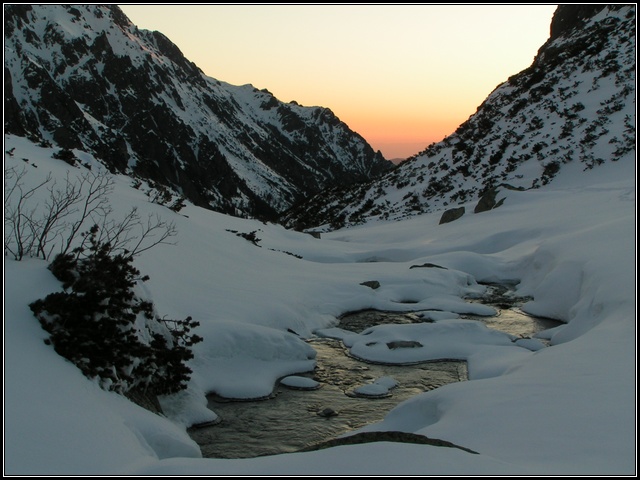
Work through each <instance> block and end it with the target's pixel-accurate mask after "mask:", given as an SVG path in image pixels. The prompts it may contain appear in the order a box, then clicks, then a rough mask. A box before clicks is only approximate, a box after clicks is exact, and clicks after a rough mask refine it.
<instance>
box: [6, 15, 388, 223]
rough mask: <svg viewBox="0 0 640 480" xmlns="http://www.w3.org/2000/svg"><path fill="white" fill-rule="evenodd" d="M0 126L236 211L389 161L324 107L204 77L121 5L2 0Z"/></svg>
mask: <svg viewBox="0 0 640 480" xmlns="http://www.w3.org/2000/svg"><path fill="white" fill-rule="evenodd" d="M4 13H5V132H6V133H12V134H16V135H19V136H26V137H28V138H30V139H32V141H34V142H37V143H41V144H44V145H51V146H57V147H59V148H61V149H64V150H74V149H75V150H79V151H87V152H89V153H91V154H93V155H95V156H96V157H97V158H100V159H101V160H102V161H103V162H104V163H105V164H106V165H107V166H108V167H109V168H110V169H111V170H112V171H113V172H119V173H126V174H129V175H132V176H134V177H139V178H140V179H142V180H146V181H149V182H150V183H151V184H152V185H155V184H158V185H160V186H162V187H163V188H169V189H170V190H171V191H172V192H174V194H175V195H182V196H183V197H185V198H187V199H189V200H191V201H192V202H193V203H195V204H196V205H199V206H204V207H206V208H211V209H213V210H216V211H220V212H222V213H227V214H231V215H236V216H256V217H264V218H273V217H275V216H276V215H277V214H278V213H279V212H282V211H283V210H285V209H286V208H288V207H290V206H291V205H292V204H293V203H296V202H298V201H299V200H301V199H302V198H303V197H305V196H307V195H309V194H312V193H315V192H318V191H320V190H321V189H323V188H325V187H327V186H329V185H332V184H348V183H352V182H357V181H361V180H366V179H369V178H372V177H373V176H375V175H377V174H379V173H381V172H383V171H385V170H386V169H388V168H391V167H392V164H391V163H390V162H388V161H387V160H385V159H384V157H383V156H382V154H381V153H380V152H374V151H373V149H372V148H371V146H370V145H369V144H368V143H367V142H366V141H365V140H364V139H363V138H362V137H361V136H360V135H359V134H357V133H356V132H353V131H352V130H351V129H349V127H348V126H347V125H346V124H345V123H344V122H342V121H341V120H340V119H339V118H338V117H336V116H335V114H334V113H333V112H332V111H331V110H330V109H328V108H323V107H303V106H300V105H298V104H297V103H295V102H289V103H284V102H281V101H279V100H278V99H276V98H275V97H274V96H273V95H272V94H271V93H270V92H268V91H267V90H258V89H256V88H255V87H253V86H252V85H243V86H233V85H230V84H227V83H225V82H222V81H219V80H216V79H213V78H211V77H207V76H206V75H205V74H204V73H203V72H202V71H201V70H200V69H199V68H198V67H197V66H196V65H195V64H194V63H193V62H190V61H189V60H188V59H186V58H185V57H184V55H183V54H182V52H181V51H180V49H179V48H178V47H177V46H176V45H174V44H173V43H172V42H171V41H170V40H169V39H168V38H167V37H166V36H165V35H163V34H162V33H160V32H151V31H148V30H141V29H138V28H137V27H136V26H135V25H134V24H133V23H132V22H131V21H130V20H129V19H128V18H127V16H126V15H125V14H124V13H123V12H122V10H120V8H119V7H117V6H115V5H106V6H101V5H66V6H65V5H5V7H4Z"/></svg>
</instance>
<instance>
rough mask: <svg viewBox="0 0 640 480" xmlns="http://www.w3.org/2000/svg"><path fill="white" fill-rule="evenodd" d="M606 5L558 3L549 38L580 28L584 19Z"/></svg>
mask: <svg viewBox="0 0 640 480" xmlns="http://www.w3.org/2000/svg"><path fill="white" fill-rule="evenodd" d="M605 7H607V5H603V4H599V5H592V4H587V5H559V6H558V9H557V10H556V11H555V13H554V14H553V19H552V21H551V39H552V40H553V39H555V38H558V37H559V36H560V35H563V34H565V33H568V32H570V31H571V30H572V29H574V28H580V27H582V26H583V25H584V22H585V20H587V19H589V18H591V17H593V16H594V15H595V14H596V13H598V12H601V11H602V10H603V9H604V8H605Z"/></svg>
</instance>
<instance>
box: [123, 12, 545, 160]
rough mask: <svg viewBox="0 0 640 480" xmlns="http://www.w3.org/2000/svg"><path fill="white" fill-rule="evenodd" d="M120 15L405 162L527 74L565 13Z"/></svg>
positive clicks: (206, 67) (212, 67)
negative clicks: (325, 111)
mask: <svg viewBox="0 0 640 480" xmlns="http://www.w3.org/2000/svg"><path fill="white" fill-rule="evenodd" d="M118 6H119V7H120V8H121V9H122V11H123V12H124V13H125V14H126V15H127V17H129V19H130V20H131V21H132V22H133V23H134V24H135V25H136V26H137V27H139V28H141V29H146V30H157V31H159V32H161V33H162V34H164V35H165V36H166V37H167V38H169V40H171V41H172V42H173V43H174V44H176V45H177V46H178V48H179V49H180V50H181V51H182V53H183V54H184V56H185V57H186V58H187V59H188V60H190V61H192V62H194V63H195V64H196V65H197V66H198V67H199V68H200V69H202V71H203V72H204V73H205V74H206V75H207V76H209V77H212V78H215V79H217V80H220V81H223V82H227V83H230V84H232V85H245V84H252V85H254V86H255V87H256V88H258V89H264V88H266V89H268V90H269V91H270V92H272V93H273V95H274V96H276V97H277V98H278V99H279V100H281V101H283V102H290V101H294V100H295V101H296V102H298V103H299V104H301V105H304V106H322V107H326V108H330V109H331V110H332V111H333V112H334V113H335V114H336V115H337V116H338V117H339V118H340V120H342V121H343V122H345V123H346V124H347V125H348V126H349V128H351V129H352V130H353V131H355V132H357V133H358V134H360V135H361V136H362V137H363V138H365V139H366V140H367V142H368V143H369V144H370V145H371V146H372V147H373V149H374V150H376V151H377V150H379V151H381V152H382V154H383V155H384V157H385V158H387V159H389V160H394V161H395V162H396V163H397V162H398V161H399V160H403V159H406V158H407V157H409V156H411V155H414V154H416V153H418V152H420V151H421V150H424V149H425V148H426V147H427V146H428V145H429V144H431V143H433V142H438V141H441V140H442V139H443V138H445V137H446V136H448V135H450V134H452V133H453V132H454V131H455V130H456V128H457V127H458V126H459V125H460V124H462V123H464V122H465V121H466V120H467V119H468V118H469V116H471V115H472V114H473V113H475V111H476V108H477V107H478V106H479V105H480V104H481V103H482V102H483V101H484V100H485V99H486V98H487V96H488V95H489V94H490V93H491V92H492V91H493V89H494V88H495V87H497V86H498V85H500V84H501V83H503V82H505V81H506V80H507V79H508V77H510V76H511V75H514V74H517V73H519V72H520V71H522V70H524V69H525V68H527V67H529V66H530V65H531V63H532V62H533V59H534V58H535V55H536V54H537V51H538V49H539V48H540V47H541V46H542V45H543V44H544V43H545V42H546V41H547V40H548V38H549V31H550V25H551V19H552V17H553V13H554V11H555V9H556V7H557V5H555V4H554V5H549V4H545V5H401V6H398V5H255V4H254V5H229V4H226V5H140V4H138V5H131V4H119V5H118ZM310 20H313V23H311V22H310ZM203 32H205V33H203ZM328 32H330V34H328ZM380 32H382V33H380ZM292 38H293V39H295V40H296V41H292ZM478 38H480V39H481V40H477V39H478ZM514 38H516V39H517V41H514ZM218 46H220V47H219V48H218ZM381 65H384V66H385V68H380V66H381ZM292 66H293V67H292Z"/></svg>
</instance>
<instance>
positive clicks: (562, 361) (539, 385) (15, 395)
mask: <svg viewBox="0 0 640 480" xmlns="http://www.w3.org/2000/svg"><path fill="white" fill-rule="evenodd" d="M10 148H15V150H14V151H13V152H12V153H13V154H12V155H8V154H7V155H5V169H6V168H9V167H12V166H16V167H18V168H22V167H23V166H24V168H26V169H27V171H28V175H27V177H26V179H27V180H25V181H29V182H32V181H33V182H35V181H37V180H38V179H41V178H44V176H45V175H46V173H47V172H49V171H51V172H52V174H53V175H54V177H55V178H64V175H65V174H66V172H67V170H69V171H71V172H72V174H78V173H81V172H82V169H81V167H80V168H72V167H69V166H68V165H67V164H66V163H64V162H62V161H59V160H54V159H52V158H51V155H52V153H54V151H55V150H56V149H47V148H40V147H36V146H34V145H32V144H31V143H29V142H28V141H27V140H25V139H21V138H18V137H14V136H10V135H7V136H5V145H4V149H5V151H8V150H10ZM23 158H26V159H28V162H25V161H23ZM88 160H89V159H88ZM91 163H92V165H97V163H94V162H93V161H92V162H91ZM35 166H37V168H34V167H35ZM93 168H94V170H95V169H96V168H97V167H95V166H94V167H93ZM562 173H563V175H561V176H559V177H558V178H557V179H556V180H554V182H552V183H550V184H549V185H546V186H544V187H542V188H540V189H538V190H530V191H522V192H518V191H509V192H506V193H505V195H506V197H507V198H506V200H505V202H504V204H503V205H502V206H501V207H500V208H497V209H495V210H491V211H488V212H483V213H481V214H476V215H474V214H467V215H465V216H463V217H462V218H460V219H459V220H457V221H455V222H452V223H449V224H444V225H438V222H439V218H440V213H433V214H424V215H420V216H415V217H413V218H411V219H407V220H404V221H396V222H391V221H388V222H378V223H374V224H370V225H362V226H359V227H353V228H350V229H343V230H341V231H336V232H332V233H323V234H322V238H321V239H317V238H313V237H312V236H310V235H307V234H304V233H298V232H293V231H288V230H286V229H284V228H283V227H281V226H278V225H275V224H267V223H262V222H258V221H253V220H245V219H238V218H233V217H228V216H224V215H221V214H217V213H214V212H211V211H207V210H204V209H201V208H198V207H195V206H193V205H187V207H186V208H185V209H183V210H182V211H180V212H179V213H175V212H172V211H171V210H169V209H167V208H164V207H162V206H160V205H157V204H151V203H149V202H148V198H147V197H146V196H145V194H144V193H143V192H142V191H139V190H136V189H134V188H132V187H131V179H129V178H127V177H122V176H116V177H114V179H115V181H116V188H115V191H114V192H113V194H112V196H111V197H110V200H111V203H112V206H113V207H114V211H115V212H122V213H124V212H126V211H128V210H129V209H130V208H131V207H132V206H135V207H137V208H138V209H139V212H140V213H141V214H142V215H143V216H144V215H146V214H147V213H157V214H159V215H161V217H162V218H163V219H165V220H168V221H173V222H175V225H176V229H177V231H178V235H177V237H176V244H175V245H158V246H156V247H154V248H152V249H151V250H149V251H147V252H145V253H143V254H142V255H141V256H140V257H137V258H136V260H135V262H134V265H135V266H136V267H137V268H138V269H139V270H140V271H141V272H142V274H147V275H149V276H150V277H151V279H150V280H149V281H148V282H146V283H145V284H144V286H143V288H144V291H145V293H146V294H147V295H148V296H149V298H150V299H151V300H152V301H153V302H154V305H155V308H156V310H157V311H158V312H159V314H160V315H161V316H163V315H166V316H167V317H169V318H185V317H186V316H188V315H190V316H192V317H193V319H194V320H196V321H198V322H200V326H199V327H198V328H196V329H195V331H194V333H196V334H198V335H200V336H202V337H204V341H203V342H201V343H199V344H197V345H196V346H195V347H194V354H195V358H194V359H193V360H192V361H191V363H190V366H191V368H192V369H193V375H192V378H191V381H190V384H189V388H188V389H187V390H186V391H183V392H181V393H179V394H176V395H173V396H170V397H163V398H161V399H160V400H161V404H162V406H163V409H164V411H165V415H166V416H165V417H163V416H159V415H155V414H153V413H151V412H149V411H147V410H144V409H142V408H141V407H138V406H137V405H135V404H133V403H131V402H129V401H128V400H126V399H125V398H123V397H121V396H119V395H117V394H115V393H112V392H105V391H103V390H101V389H100V388H99V387H98V386H97V385H96V384H95V383H93V382H91V381H90V380H88V379H87V378H85V377H84V376H83V375H82V374H81V373H80V371H79V370H78V369H77V368H76V367H74V366H73V365H72V364H70V363H69V362H67V361H66V360H64V359H63V358H61V357H59V356H58V355H57V354H56V353H55V352H54V351H53V349H52V348H51V347H50V346H47V345H45V344H44V342H43V340H44V339H45V338H46V333H45V332H44V331H43V330H42V329H41V328H40V326H39V324H38V322H37V320H36V319H35V318H34V317H33V315H32V314H31V311H30V310H29V308H28V304H29V303H30V302H32V301H34V300H36V299H38V298H43V297H44V296H46V295H47V294H48V293H51V292H54V291H58V290H59V289H60V284H59V283H58V282H57V280H56V279H55V278H54V277H53V276H52V274H51V273H50V272H49V271H48V270H47V268H46V266H47V263H46V262H45V261H42V260H35V259H25V260H23V261H21V262H17V261H14V260H13V259H12V258H11V257H8V256H6V257H5V259H4V275H5V287H4V288H5V290H4V295H5V299H4V300H5V302H4V304H5V307H4V317H5V326H4V339H5V340H4V355H5V362H4V364H5V368H4V374H5V377H4V378H5V383H4V440H5V442H4V445H5V447H4V448H5V451H4V453H5V474H7V475H45V474H49V475H111V474H113V475H154V476H155V475H251V474H259V475H314V474H315V475H456V474H458V475H464V474H466V475H482V474H489V475H514V474H522V475H525V474H526V475H632V474H634V473H635V458H636V434H635V418H636V413H635V412H636V410H635V405H636V397H635V391H636V371H635V370H636V368H635V362H634V358H635V351H636V344H635V339H636V312H635V241H634V239H635V162H634V157H633V155H632V154H629V155H627V156H626V157H624V158H622V159H620V160H619V161H617V162H615V163H609V164H604V165H600V166H597V167H595V168H593V169H592V170H588V171H582V170H581V169H579V168H577V169H575V170H574V171H571V170H566V171H565V170H564V169H563V172H562ZM472 207H473V205H471V204H469V205H467V211H468V212H470V211H473V208H472ZM143 218H144V217H143ZM233 231H235V232H241V233H250V232H255V235H256V237H257V238H258V239H259V241H258V242H257V243H258V244H257V245H256V244H254V243H252V242H250V241H247V240H246V239H244V238H242V237H240V236H238V235H236V234H235V233H233ZM299 257H302V258H299ZM426 263H432V264H436V265H439V266H441V267H444V268H426V267H422V268H418V267H419V266H421V265H424V264H426ZM412 267H414V268H412ZM371 280H376V281H378V282H380V288H377V289H375V290H374V289H372V288H369V287H366V286H363V285H361V283H363V282H366V281H371ZM489 281H491V282H509V283H513V284H516V287H515V288H516V293H517V294H519V295H528V296H531V297H533V300H532V301H530V302H529V303H527V304H526V305H525V306H524V307H523V309H524V310H526V311H528V312H531V313H535V314H537V315H542V316H548V317H553V318H558V319H560V320H562V321H563V322H566V323H565V324H564V325H562V326H560V327H558V328H555V329H553V331H547V332H542V333H541V334H539V335H537V338H540V339H548V340H549V343H550V346H545V345H544V344H543V343H542V342H540V341H539V340H535V339H528V340H526V341H524V340H518V341H517V342H514V341H513V339H512V338H511V337H510V336H509V335H506V334H504V333H501V332H497V331H492V330H490V329H488V328H486V327H483V326H482V325H481V324H480V323H478V322H473V321H471V320H463V319H460V318H459V316H460V314H462V313H468V312H473V313H477V314H480V315H490V314H492V313H493V309H491V308H490V307H486V306H483V305H481V304H478V303H471V302H469V301H467V300H465V299H469V298H478V297H479V296H480V295H481V294H482V293H483V292H484V290H485V287H484V286H483V285H481V284H480V283H479V282H489ZM370 308H377V309H381V310H392V311H415V310H419V311H423V312H428V313H427V314H426V315H425V316H426V317H428V318H430V319H432V320H433V323H422V324H413V325H393V326H380V327H373V328H371V329H369V330H368V331H365V332H361V333H360V334H357V333H353V332H345V331H343V330H340V329H339V328H337V324H338V322H337V318H338V317H339V316H340V315H341V314H344V313H346V312H349V311H355V310H363V309H370ZM315 334H318V335H325V336H333V337H336V338H341V339H343V340H344V342H345V344H346V345H347V346H348V347H349V348H350V349H351V352H352V354H354V355H358V356H362V357H364V358H370V359H373V360H384V361H391V362H394V363H407V362H415V361H423V360H426V359H435V358H458V359H465V360H466V361H467V362H468V371H469V380H468V381H465V382H460V383H455V384H449V385H446V386H443V387H440V388H437V389H435V390H432V391H429V392H426V393H423V394H420V395H417V396H415V397H413V398H411V399H410V400H408V401H406V402H403V403H402V404H400V405H399V406H397V407H396V408H395V409H394V410H392V411H391V412H390V413H389V414H388V415H387V417H386V418H385V419H384V421H382V422H381V423H379V424H374V425H370V426H367V427H365V428H364V429H363V430H366V431H376V430H378V431H394V430H398V431H405V432H412V433H417V434H421V435H426V436H428V437H431V438H439V439H442V440H447V441H450V442H453V443H455V444H457V445H461V446H464V447H466V448H468V449H471V450H474V451H476V452H478V454H471V453H468V452H465V451H463V450H459V449H454V448H444V447H436V446H430V445H415V444H403V443H393V442H376V443H368V444H361V445H352V446H342V447H334V448H329V449H325V450H321V451H315V452H307V453H292V454H282V455H275V456H267V457H260V458H253V459H242V460H240V459H236V460H224V459H206V458H201V454H200V450H199V448H198V446H197V445H196V444H195V443H194V442H193V441H192V440H191V439H190V438H189V437H188V435H187V433H186V427H187V426H189V425H191V424H194V423H200V422H206V421H213V420H216V419H217V418H218V416H217V414H216V413H215V412H212V411H210V410H208V408H207V406H206V398H205V394H206V393H208V392H216V393H218V394H221V395H224V396H230V397H237V398H257V397H263V396H265V395H268V394H269V393H270V392H271V390H272V389H273V388H274V385H276V383H277V382H278V381H279V380H280V379H282V378H283V377H284V378H285V379H286V378H289V380H285V381H286V382H288V383H294V384H295V383H297V380H296V376H297V375H296V374H299V373H302V372H308V371H310V370H312V369H313V368H314V366H315V362H316V359H315V351H314V350H313V348H312V347H311V346H310V344H308V343H306V342H305V341H304V340H305V339H306V338H310V337H312V336H313V335H315ZM393 341H404V342H419V345H421V346H417V344H415V343H414V345H415V346H414V347H407V346H405V347H400V348H394V349H391V348H389V347H388V345H387V343H389V342H393ZM372 342H373V343H372ZM370 343H371V344H370ZM404 345H407V344H404ZM408 368H409V367H408ZM361 388H362V389H363V391H365V392H370V391H371V390H372V389H376V390H379V391H382V390H383V389H389V388H392V387H391V383H390V382H389V379H386V380H381V379H378V381H377V382H375V381H374V382H373V383H372V384H370V385H368V386H367V385H363V386H362V387H361Z"/></svg>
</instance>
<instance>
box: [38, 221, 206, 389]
mask: <svg viewBox="0 0 640 480" xmlns="http://www.w3.org/2000/svg"><path fill="white" fill-rule="evenodd" d="M97 231H98V228H97V227H93V228H92V229H91V231H90V232H89V233H87V234H86V235H87V238H88V243H87V244H88V245H89V246H88V248H87V249H76V250H75V251H74V252H73V253H68V254H59V255H57V256H56V257H55V259H54V260H53V262H52V263H51V264H50V266H49V269H50V270H51V272H52V273H53V274H54V275H55V276H56V278H58V279H59V280H60V281H61V282H62V284H63V288H64V291H63V292H56V293H52V294H50V295H47V297H46V298H44V299H40V300H36V301H35V302H33V303H32V304H31V305H30V307H31V310H32V311H33V313H34V315H35V316H36V317H37V318H38V320H39V321H40V324H41V325H42V327H43V328H44V329H45V330H46V331H47V332H49V334H50V338H49V340H47V343H48V344H51V345H53V347H54V349H55V351H56V352H57V353H58V354H59V355H61V356H63V357H64V358H66V359H68V360H69V361H71V362H72V363H73V364H75V365H76V366H77V367H78V368H79V369H80V370H81V371H82V372H83V373H84V374H85V375H86V376H87V377H89V378H91V379H96V380H97V381H98V382H99V384H100V386H101V387H102V388H104V389H105V390H112V391H116V392H118V393H121V394H123V393H125V392H127V391H129V390H131V389H133V388H136V389H138V390H142V391H146V392H149V393H152V394H155V395H161V394H170V393H175V392H177V391H180V390H182V389H184V388H185V387H186V382H187V381H188V380H189V378H190V373H191V369H190V368H189V367H188V366H187V365H186V362H187V361H188V360H190V359H191V358H192V357H193V354H192V352H191V346H192V345H194V344H195V343H197V342H199V341H201V340H202V338H200V337H198V336H197V335H192V334H191V333H190V330H191V329H192V328H194V327H196V326H198V325H199V324H198V323H197V322H194V321H193V320H192V319H191V317H187V318H186V319H185V320H166V319H160V318H159V317H157V315H156V314H155V312H154V308H153V304H152V303H151V302H148V301H145V300H143V299H140V298H138V297H137V296H136V295H135V293H134V286H135V284H136V283H137V282H138V281H146V280H148V277H141V276H140V272H139V271H138V270H137V269H136V268H135V267H133V265H132V264H131V262H132V260H133V258H132V257H131V256H125V255H124V254H118V255H114V254H113V253H111V252H112V249H111V246H110V245H109V244H108V243H100V242H99V241H98V240H97ZM87 250H88V251H87Z"/></svg>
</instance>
